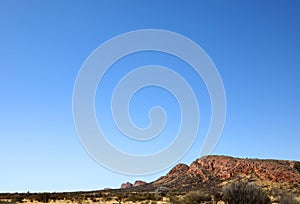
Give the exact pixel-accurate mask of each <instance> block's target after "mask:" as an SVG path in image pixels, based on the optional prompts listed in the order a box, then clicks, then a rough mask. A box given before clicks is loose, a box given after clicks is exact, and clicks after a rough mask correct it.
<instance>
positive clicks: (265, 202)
mask: <svg viewBox="0 0 300 204" xmlns="http://www.w3.org/2000/svg"><path fill="white" fill-rule="evenodd" d="M223 199H224V201H226V202H227V203H229V204H270V203H271V201H270V198H269V197H268V196H267V194H266V193H265V192H264V191H263V190H262V188H261V187H260V186H257V185H255V184H253V183H248V182H243V181H238V182H235V183H231V184H229V185H227V186H225V187H224V189H223Z"/></svg>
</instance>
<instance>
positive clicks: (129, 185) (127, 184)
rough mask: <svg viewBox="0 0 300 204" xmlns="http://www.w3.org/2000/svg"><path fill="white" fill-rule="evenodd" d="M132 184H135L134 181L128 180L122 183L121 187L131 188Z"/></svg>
mask: <svg viewBox="0 0 300 204" xmlns="http://www.w3.org/2000/svg"><path fill="white" fill-rule="evenodd" d="M132 186H133V185H132V183H129V182H126V183H122V185H121V188H122V189H124V188H131V187H132Z"/></svg>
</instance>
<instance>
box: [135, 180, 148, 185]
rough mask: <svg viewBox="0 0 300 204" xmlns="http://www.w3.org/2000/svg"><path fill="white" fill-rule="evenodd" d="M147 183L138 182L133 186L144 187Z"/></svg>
mask: <svg viewBox="0 0 300 204" xmlns="http://www.w3.org/2000/svg"><path fill="white" fill-rule="evenodd" d="M146 184H147V182H146V181H141V180H136V181H135V182H134V184H133V186H144V185H146Z"/></svg>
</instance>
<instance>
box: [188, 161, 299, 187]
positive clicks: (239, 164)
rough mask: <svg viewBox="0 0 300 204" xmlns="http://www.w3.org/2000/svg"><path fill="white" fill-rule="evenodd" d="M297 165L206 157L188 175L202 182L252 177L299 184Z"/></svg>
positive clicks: (192, 166) (195, 163)
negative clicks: (193, 175) (194, 176)
mask: <svg viewBox="0 0 300 204" xmlns="http://www.w3.org/2000/svg"><path fill="white" fill-rule="evenodd" d="M299 165H300V162H296V161H280V160H259V159H239V158H233V157H225V156H206V157H203V158H200V159H197V160H196V161H194V162H193V163H192V164H191V165H190V167H189V170H188V173H190V174H195V175H199V176H200V177H201V179H202V180H208V179H210V178H218V179H221V180H226V179H230V178H231V177H234V176H252V177H253V178H258V179H260V180H264V181H272V182H296V183H300V171H299Z"/></svg>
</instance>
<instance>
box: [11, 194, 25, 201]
mask: <svg viewBox="0 0 300 204" xmlns="http://www.w3.org/2000/svg"><path fill="white" fill-rule="evenodd" d="M23 200H24V196H22V195H20V194H15V195H13V197H12V199H11V203H23Z"/></svg>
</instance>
